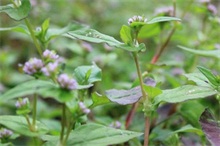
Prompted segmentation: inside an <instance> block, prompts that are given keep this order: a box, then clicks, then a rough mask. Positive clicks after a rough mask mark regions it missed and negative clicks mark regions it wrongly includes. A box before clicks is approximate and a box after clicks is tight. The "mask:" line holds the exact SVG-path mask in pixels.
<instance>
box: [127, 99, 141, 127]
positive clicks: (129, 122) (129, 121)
mask: <svg viewBox="0 0 220 146" xmlns="http://www.w3.org/2000/svg"><path fill="white" fill-rule="evenodd" d="M138 105H139V103H138V102H136V103H134V104H133V105H132V108H131V110H130V111H129V113H128V115H127V117H126V122H125V129H128V127H129V126H130V124H131V121H132V119H133V117H134V114H135V111H136V109H137V107H138Z"/></svg>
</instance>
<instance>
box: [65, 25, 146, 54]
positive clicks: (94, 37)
mask: <svg viewBox="0 0 220 146" xmlns="http://www.w3.org/2000/svg"><path fill="white" fill-rule="evenodd" d="M64 36H66V37H69V38H72V39H80V40H84V41H88V42H91V43H106V44H108V45H109V46H112V47H117V48H121V49H124V50H126V51H130V52H137V51H142V50H145V49H146V47H145V45H144V44H143V43H142V44H140V45H139V46H138V47H133V46H129V45H127V44H124V43H121V42H119V41H118V40H116V39H115V38H113V37H111V36H108V35H105V34H102V33H100V32H98V31H96V30H94V29H89V28H87V29H86V28H85V29H79V30H75V31H70V32H68V33H66V34H64Z"/></svg>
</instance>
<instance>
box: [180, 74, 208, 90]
mask: <svg viewBox="0 0 220 146" xmlns="http://www.w3.org/2000/svg"><path fill="white" fill-rule="evenodd" d="M184 76H186V77H187V78H188V80H190V81H193V82H195V83H196V85H198V86H208V87H209V88H211V87H212V86H211V85H210V84H209V83H208V81H207V78H206V77H205V76H204V75H203V74H202V73H200V72H198V73H189V74H184Z"/></svg>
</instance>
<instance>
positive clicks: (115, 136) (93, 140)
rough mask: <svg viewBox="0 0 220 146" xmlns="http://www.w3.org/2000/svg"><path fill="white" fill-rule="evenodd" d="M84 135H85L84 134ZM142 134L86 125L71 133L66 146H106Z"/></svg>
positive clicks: (96, 125)
mask: <svg viewBox="0 0 220 146" xmlns="http://www.w3.org/2000/svg"><path fill="white" fill-rule="evenodd" d="M85 133H86V134H85ZM142 134H143V133H139V132H133V131H127V130H121V129H114V128H110V127H106V126H103V125H98V124H86V125H82V126H80V127H79V128H76V129H75V130H74V131H72V132H71V134H70V136H69V139H68V141H67V145H74V146H86V145H88V146H106V145H113V144H119V143H123V142H126V141H128V140H130V139H132V138H135V137H138V136H141V135H142Z"/></svg>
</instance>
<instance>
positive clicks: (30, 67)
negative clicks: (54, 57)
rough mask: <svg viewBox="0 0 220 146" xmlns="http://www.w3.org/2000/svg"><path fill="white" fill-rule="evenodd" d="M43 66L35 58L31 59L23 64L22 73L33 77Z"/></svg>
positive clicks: (40, 61)
mask: <svg viewBox="0 0 220 146" xmlns="http://www.w3.org/2000/svg"><path fill="white" fill-rule="evenodd" d="M43 66H44V64H43V61H42V60H41V59H37V58H31V59H30V60H29V61H28V62H25V64H24V67H23V71H24V72H25V73H26V74H29V75H33V74H35V73H37V72H38V71H40V69H41V68H42V67H43Z"/></svg>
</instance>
